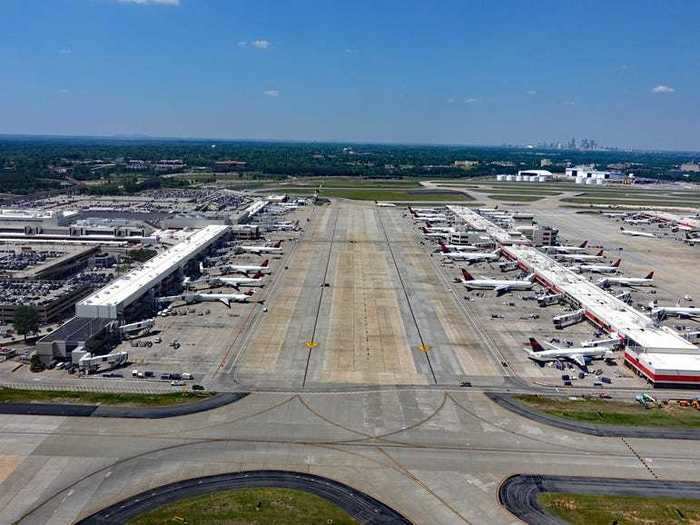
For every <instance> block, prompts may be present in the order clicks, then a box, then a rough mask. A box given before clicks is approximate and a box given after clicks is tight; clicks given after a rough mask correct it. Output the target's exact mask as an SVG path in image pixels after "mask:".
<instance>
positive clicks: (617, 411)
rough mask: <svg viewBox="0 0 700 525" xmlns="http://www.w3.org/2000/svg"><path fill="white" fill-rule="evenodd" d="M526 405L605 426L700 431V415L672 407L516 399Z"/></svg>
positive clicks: (673, 405) (690, 409)
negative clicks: (691, 429)
mask: <svg viewBox="0 0 700 525" xmlns="http://www.w3.org/2000/svg"><path fill="white" fill-rule="evenodd" d="M516 399H517V400H518V401H520V402H522V403H523V404H525V405H527V406H529V407H531V408H535V409H537V410H539V411H541V412H544V413H545V414H549V415H552V416H557V417H561V418H565V419H572V420H574V421H582V422H585V423H600V424H604V425H625V426H647V427H681V428H700V411H698V410H695V409H693V408H682V407H680V406H678V405H675V404H669V405H666V406H663V407H661V408H650V409H645V408H642V406H641V405H639V404H637V403H633V402H629V403H626V402H622V401H610V400H603V399H580V400H576V401H573V400H570V399H562V398H552V397H545V396H516Z"/></svg>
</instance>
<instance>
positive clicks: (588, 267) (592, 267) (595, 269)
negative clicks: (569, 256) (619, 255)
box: [570, 259, 622, 273]
mask: <svg viewBox="0 0 700 525" xmlns="http://www.w3.org/2000/svg"><path fill="white" fill-rule="evenodd" d="M621 262H622V259H618V260H617V261H615V262H614V263H612V264H611V265H610V266H606V265H604V264H577V265H575V266H572V267H571V268H570V269H571V270H573V271H574V272H578V273H582V272H591V273H617V271H618V270H619V269H620V263H621Z"/></svg>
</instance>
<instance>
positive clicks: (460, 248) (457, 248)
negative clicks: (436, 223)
mask: <svg viewBox="0 0 700 525" xmlns="http://www.w3.org/2000/svg"><path fill="white" fill-rule="evenodd" d="M439 243H440V251H443V252H444V251H445V250H447V251H448V252H475V251H476V250H478V249H479V248H477V247H476V246H472V245H471V244H445V243H444V242H442V241H439Z"/></svg>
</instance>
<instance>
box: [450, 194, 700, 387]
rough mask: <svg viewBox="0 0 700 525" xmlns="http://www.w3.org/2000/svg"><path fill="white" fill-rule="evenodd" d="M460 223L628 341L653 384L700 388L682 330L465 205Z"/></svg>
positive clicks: (459, 209) (697, 357) (695, 355)
mask: <svg viewBox="0 0 700 525" xmlns="http://www.w3.org/2000/svg"><path fill="white" fill-rule="evenodd" d="M448 209H449V210H450V211H451V212H452V213H453V214H455V216H456V217H457V218H458V220H459V221H461V222H462V223H465V224H468V225H469V226H470V227H472V228H474V229H478V230H481V231H485V232H487V233H488V234H489V235H490V236H491V237H492V238H493V239H494V240H495V241H496V242H497V243H499V244H500V245H501V250H502V253H503V254H504V255H505V256H506V257H507V258H509V259H511V260H513V261H515V262H517V264H518V266H519V267H520V268H521V269H522V270H524V271H527V272H530V273H534V274H535V279H536V280H537V281H538V282H539V283H540V284H542V285H543V286H544V287H545V288H547V289H549V290H550V291H552V292H553V293H557V294H562V295H563V296H564V300H565V301H566V302H568V303H570V304H572V305H574V306H575V307H576V308H578V309H582V310H584V315H585V317H586V318H587V319H588V320H590V321H591V322H592V323H593V324H595V325H596V326H598V327H600V328H601V329H603V330H605V331H607V332H608V333H611V334H617V335H618V336H619V337H620V338H621V339H622V340H623V342H624V343H625V354H624V359H625V364H627V366H629V367H630V368H632V369H633V370H634V371H635V372H636V373H637V374H638V375H640V376H642V377H644V378H646V379H647V380H648V381H649V382H650V383H651V384H653V385H654V386H673V385H698V384H700V348H698V347H697V346H695V345H694V344H692V343H690V342H689V341H687V340H686V339H684V338H683V337H681V336H680V335H679V334H678V332H676V331H675V330H672V329H671V328H669V327H666V326H660V325H659V324H657V323H655V322H654V321H653V320H652V319H651V318H650V317H649V316H647V315H644V314H643V313H641V312H640V311H638V310H636V309H635V308H633V307H631V306H630V305H628V304H627V303H625V302H624V301H622V300H620V299H618V298H616V297H614V296H613V295H611V294H609V293H607V292H605V291H604V290H602V289H601V288H599V287H598V286H597V285H595V284H594V283H592V282H590V281H589V280H588V279H586V278H585V277H583V276H582V275H579V274H577V273H575V272H573V271H571V270H570V269H568V268H566V267H565V266H564V265H562V264H560V263H558V262H557V261H555V260H554V259H552V258H551V257H549V256H548V255H545V254H544V253H542V252H540V251H539V250H537V249H535V248H533V247H530V246H526V245H525V244H526V243H524V242H522V240H521V239H520V238H519V237H518V236H513V235H512V232H508V231H507V230H505V229H503V228H501V227H500V226H498V225H496V224H494V223H493V222H491V221H489V220H488V219H486V218H485V217H483V216H481V215H479V214H478V213H476V212H475V211H473V210H471V209H469V208H465V207H463V206H448Z"/></svg>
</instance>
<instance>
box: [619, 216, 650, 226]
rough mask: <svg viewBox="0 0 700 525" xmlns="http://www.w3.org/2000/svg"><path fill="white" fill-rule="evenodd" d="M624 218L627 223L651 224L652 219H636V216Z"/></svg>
mask: <svg viewBox="0 0 700 525" xmlns="http://www.w3.org/2000/svg"><path fill="white" fill-rule="evenodd" d="M622 220H623V221H624V222H626V223H627V224H651V220H650V219H635V218H634V217H630V218H627V219H622Z"/></svg>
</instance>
